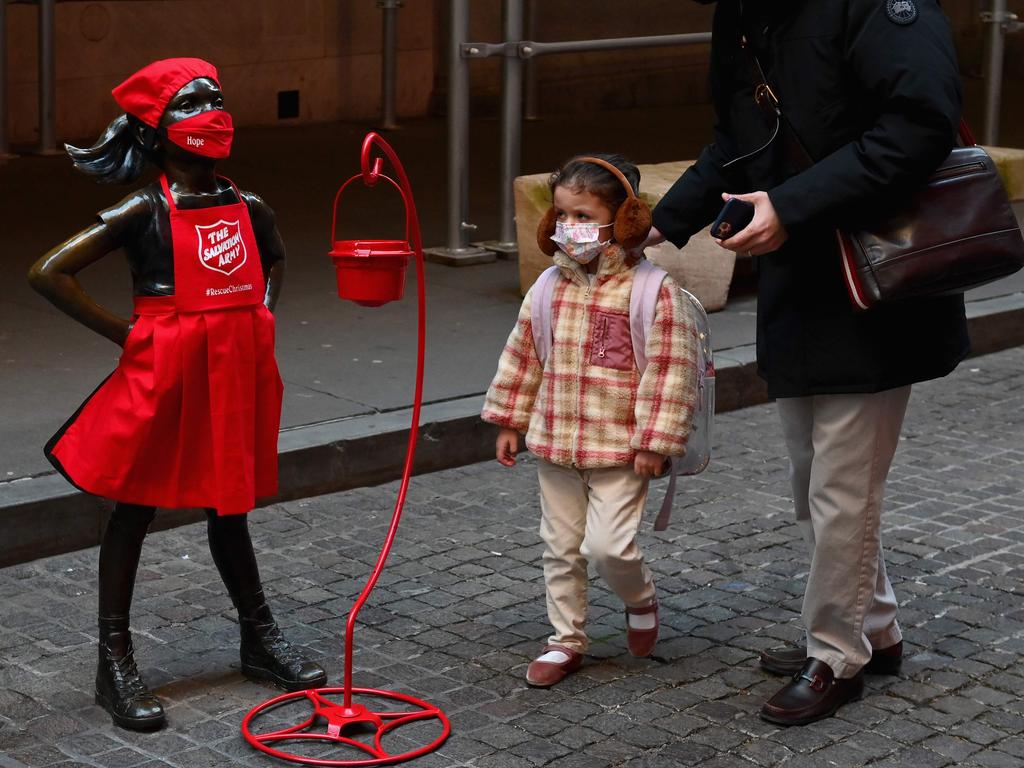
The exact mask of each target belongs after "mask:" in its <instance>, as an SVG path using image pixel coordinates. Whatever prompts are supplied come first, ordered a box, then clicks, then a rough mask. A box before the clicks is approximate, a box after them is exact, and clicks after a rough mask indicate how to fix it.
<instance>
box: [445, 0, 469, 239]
mask: <svg viewBox="0 0 1024 768" xmlns="http://www.w3.org/2000/svg"><path fill="white" fill-rule="evenodd" d="M468 32H469V0H451V31H450V35H451V39H450V40H449V41H448V75H449V77H448V247H449V248H451V249H453V250H454V249H459V248H465V247H466V246H467V245H468V244H469V238H468V236H467V232H466V229H465V228H464V227H463V226H462V225H463V223H464V222H465V221H466V212H467V211H468V210H469V65H468V63H467V62H466V60H465V59H464V58H462V51H461V47H460V46H461V44H462V41H463V40H465V39H466V35H467V33H468Z"/></svg>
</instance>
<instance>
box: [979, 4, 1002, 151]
mask: <svg viewBox="0 0 1024 768" xmlns="http://www.w3.org/2000/svg"><path fill="white" fill-rule="evenodd" d="M1005 14H1006V0H992V16H991V18H990V19H988V45H987V46H986V57H985V132H984V136H983V138H982V141H983V143H985V144H987V145H988V146H993V145H994V144H996V142H998V141H999V114H1000V111H1001V106H1002V105H1001V101H1002V91H1003V50H1004V39H1003V35H1004V33H1005V32H1004V29H1003V18H1004V16H1005Z"/></svg>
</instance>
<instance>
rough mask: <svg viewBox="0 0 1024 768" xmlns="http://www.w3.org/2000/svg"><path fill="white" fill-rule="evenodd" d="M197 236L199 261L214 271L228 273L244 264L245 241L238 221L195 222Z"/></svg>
mask: <svg viewBox="0 0 1024 768" xmlns="http://www.w3.org/2000/svg"><path fill="white" fill-rule="evenodd" d="M195 228H196V235H197V236H198V237H199V263H200V264H202V265H203V266H204V267H206V268H207V269H212V270H213V271H214V272H220V273H221V274H222V275H230V274H231V273H233V272H235V271H236V270H237V269H238V268H239V267H241V266H242V265H243V264H245V258H246V252H245V242H244V241H243V240H242V229H241V227H239V226H238V221H224V220H223V219H222V220H220V221H218V222H217V223H216V224H209V225H206V226H203V225H199V224H196V225H195Z"/></svg>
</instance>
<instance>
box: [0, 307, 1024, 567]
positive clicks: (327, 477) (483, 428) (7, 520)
mask: <svg viewBox="0 0 1024 768" xmlns="http://www.w3.org/2000/svg"><path fill="white" fill-rule="evenodd" d="M967 315H968V323H969V326H970V332H971V340H972V344H973V351H972V356H978V355H986V354H990V353H993V352H998V351H1000V350H1003V349H1008V348H1010V347H1016V346H1022V345H1024V293H1018V294H1011V295H1007V296H1000V297H996V298H992V299H985V300H981V301H973V302H971V303H969V304H968V309H967ZM715 360H716V364H717V366H718V379H717V392H716V399H717V404H718V410H719V412H725V411H732V410H737V409H739V408H746V407H748V406H751V405H757V404H760V403H764V402H767V400H768V395H767V391H766V390H765V387H764V383H763V382H762V381H761V379H760V378H759V377H758V375H757V365H756V361H755V349H754V345H752V344H751V345H746V346H742V347H734V348H732V349H726V350H721V351H719V352H716V354H715ZM482 404H483V395H482V394H479V395H472V396H468V397H461V398H457V399H453V400H448V401H444V402H439V403H432V404H430V405H426V406H424V407H423V412H422V418H421V427H420V440H419V444H418V446H417V451H416V463H415V466H414V471H415V473H416V474H423V473H426V472H436V471H438V470H441V469H449V468H452V467H459V466H464V465H466V464H472V463H475V462H478V461H484V460H487V459H489V458H491V457H492V456H493V452H494V428H493V427H492V426H490V425H489V424H485V423H483V422H482V421H481V420H480V408H481V406H482ZM411 418H412V409H411V408H403V409H400V410H396V411H392V412H388V413H374V414H368V415H364V416H356V417H352V418H347V419H341V420H337V421H330V422H321V423H318V424H310V425H307V426H301V427H293V428H289V429H285V430H282V432H281V437H280V441H279V444H278V445H279V451H280V488H281V492H280V493H279V494H278V496H276V497H274V498H273V499H266V500H263V501H262V503H261V506H266V505H268V504H273V503H275V502H278V501H286V500H290V499H297V498H303V497H307V496H316V495H319V494H324V493H332V492H335V491H342V490H347V489H350V488H358V487H362V486H367V485H376V484H379V483H384V482H388V481H391V480H395V479H397V478H398V477H400V476H401V473H402V468H403V464H404V459H405V451H406V447H407V444H408V440H409V426H410V421H411ZM110 508H111V504H110V502H108V501H106V500H104V499H99V498H96V497H95V496H91V495H89V494H86V493H82V492H80V491H77V490H75V489H74V488H72V487H71V486H70V485H69V484H68V483H67V481H65V480H64V479H63V478H62V477H61V476H59V475H57V474H48V475H41V476H38V477H31V478H23V479H18V480H13V481H9V482H6V483H0V529H2V530H3V531H4V536H3V537H2V538H0V567H4V566H8V565H12V564H15V563H21V562H26V561H28V560H33V559H35V558H39V557H48V556H51V555H56V554H61V553H63V552H70V551H73V550H76V549H83V548H86V547H92V546H95V545H97V544H99V542H100V537H101V535H102V532H103V527H104V525H105V524H106V519H107V516H108V515H109V513H110ZM202 518H203V512H202V511H201V510H173V511H166V512H164V513H162V514H160V515H158V516H157V519H156V522H155V524H154V528H155V529H166V528H172V527H175V526H178V525H184V524H186V523H191V522H195V521H197V520H200V519H202Z"/></svg>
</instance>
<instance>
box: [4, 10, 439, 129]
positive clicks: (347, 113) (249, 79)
mask: <svg viewBox="0 0 1024 768" xmlns="http://www.w3.org/2000/svg"><path fill="white" fill-rule="evenodd" d="M0 1H2V0H0ZM440 1H441V0H438V2H440ZM434 2H435V0H409V2H407V3H406V6H405V7H404V8H403V9H402V10H401V11H400V12H399V55H398V71H399V74H400V77H399V82H398V88H397V102H398V103H397V108H398V113H399V115H418V114H423V113H424V112H426V110H427V108H428V104H429V102H430V95H431V94H430V91H431V88H432V86H433V72H434V66H435V61H434V55H435V54H434V36H435V30H434ZM7 18H8V45H9V61H10V78H9V89H10V112H11V118H10V119H11V122H10V131H11V138H12V140H13V141H15V142H31V141H33V140H34V139H35V137H36V136H37V133H36V130H37V129H36V125H37V114H38V111H37V110H38V106H37V102H38V95H37V94H38V74H37V57H38V52H37V42H36V41H37V35H38V32H37V21H36V20H37V8H36V6H34V5H21V4H16V5H11V6H9V7H8V17H7ZM380 49H381V12H380V11H379V10H378V9H377V7H376V4H375V3H374V2H373V0H340V1H339V0H149V1H144V2H67V3H59V4H58V6H57V80H58V88H57V124H58V137H59V138H61V139H72V138H74V139H81V138H85V137H93V136H96V135H98V133H99V132H100V131H101V130H102V128H103V127H104V126H105V125H106V124H107V123H108V122H109V121H110V120H111V119H112V118H113V117H115V116H116V114H117V105H116V104H115V103H114V100H113V98H112V97H111V96H110V89H111V88H112V87H113V86H114V85H116V84H117V83H118V82H120V80H121V79H123V78H124V77H125V76H127V75H129V74H131V73H132V72H133V71H135V70H136V69H138V68H139V67H141V66H143V65H145V64H147V63H149V62H150V61H153V60H154V59H160V58H166V57H171V56H199V57H202V58H206V59H209V60H210V61H212V62H213V63H214V64H216V66H217V67H218V69H219V71H220V75H221V79H222V81H223V85H224V90H225V95H226V100H227V103H228V108H229V109H230V110H231V112H232V114H233V116H234V118H235V120H236V122H237V123H238V124H240V125H252V124H275V123H277V122H278V118H277V93H278V91H282V90H294V89H298V90H299V91H300V105H301V115H300V118H299V119H300V120H310V121H321V120H366V119H372V118H373V117H374V116H376V115H378V114H379V112H380V69H381V66H380Z"/></svg>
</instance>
